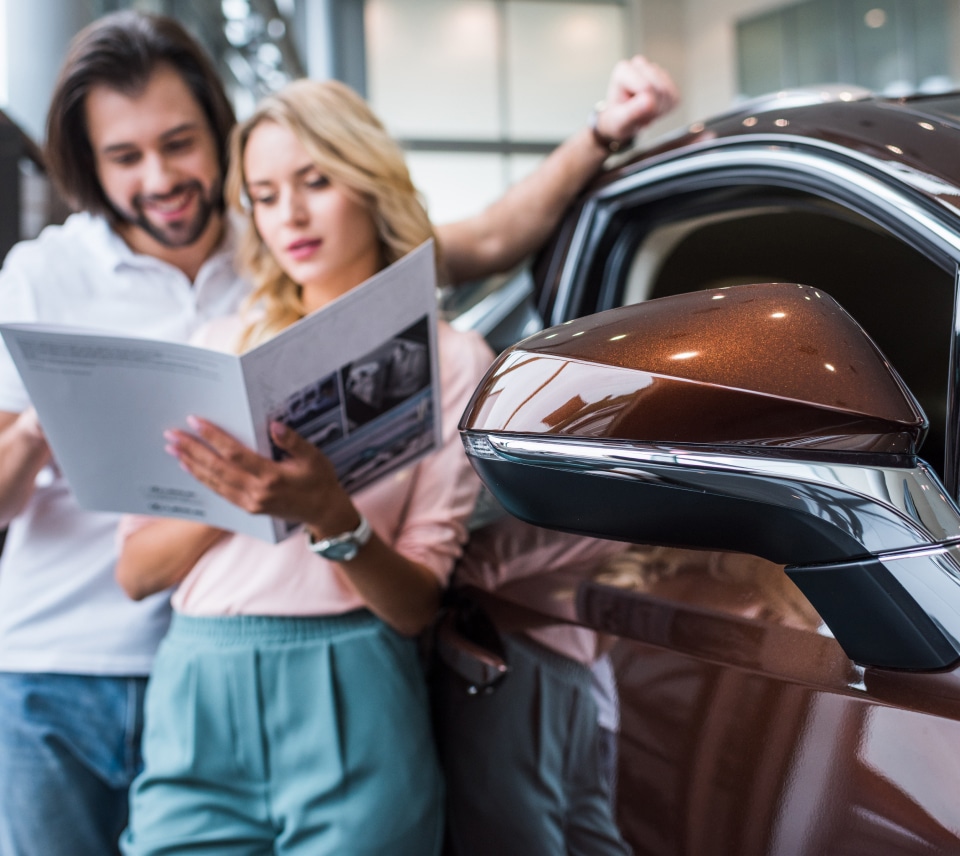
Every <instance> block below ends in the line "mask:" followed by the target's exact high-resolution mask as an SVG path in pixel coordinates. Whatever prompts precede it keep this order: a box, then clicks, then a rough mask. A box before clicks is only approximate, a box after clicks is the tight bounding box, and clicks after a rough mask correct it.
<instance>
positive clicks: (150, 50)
mask: <svg viewBox="0 0 960 856" xmlns="http://www.w3.org/2000/svg"><path fill="white" fill-rule="evenodd" d="M164 64H166V65H168V66H170V67H171V68H173V69H174V70H175V71H176V72H178V73H179V74H180V76H181V77H182V78H183V80H184V82H185V83H186V85H187V87H188V88H189V89H190V91H191V92H192V93H193V96H194V98H196V99H197V103H198V104H199V105H200V107H201V109H202V110H203V113H204V115H205V116H206V117H207V121H208V122H209V123H210V130H211V131H212V132H213V136H214V140H215V141H216V144H217V152H218V154H219V157H220V169H221V175H225V174H226V168H227V140H228V138H229V135H230V130H231V129H232V128H233V125H234V124H235V121H236V119H235V117H234V113H233V108H232V107H231V105H230V102H229V100H228V99H227V95H226V92H225V91H224V88H223V84H222V83H221V82H220V78H219V77H218V75H217V72H216V70H215V69H214V67H213V63H212V62H211V61H210V58H209V57H208V56H207V54H206V52H205V51H204V49H203V48H202V47H201V46H200V45H199V43H198V42H197V41H196V40H195V39H194V38H193V37H192V36H191V35H190V34H189V33H188V32H187V31H186V30H185V29H184V28H183V27H182V26H181V25H180V24H179V23H178V22H177V21H174V20H173V19H171V18H165V17H161V16H159V15H149V14H144V13H141V12H134V11H124V12H116V13H114V14H112V15H107V16H106V17H103V18H100V19H99V20H98V21H95V22H94V23H93V24H91V25H90V26H88V27H86V28H85V29H83V30H81V31H80V32H79V33H78V34H77V35H76V36H75V37H74V39H73V42H72V43H71V45H70V51H69V52H68V54H67V57H66V59H65V60H64V63H63V68H62V69H61V70H60V77H59V78H58V80H57V85H56V87H55V88H54V92H53V97H52V99H51V102H50V112H49V113H48V115H47V142H46V149H45V156H46V162H47V168H48V169H49V171H50V175H51V177H52V178H53V180H54V182H56V184H57V186H58V187H59V189H60V191H61V193H62V194H63V195H64V197H65V198H66V199H67V201H68V202H69V203H70V204H71V205H73V206H75V207H76V208H78V209H80V210H86V211H90V212H92V213H94V214H103V215H105V216H106V217H108V218H109V219H110V220H111V221H112V222H116V221H117V219H118V218H117V215H116V212H115V211H114V209H113V206H112V205H111V204H110V202H109V200H108V199H107V197H106V195H105V194H104V192H103V188H102V187H101V186H100V181H99V180H98V178H97V171H96V163H95V160H94V154H93V148H92V146H91V145H90V135H89V134H88V132H87V121H86V107H85V104H86V99H87V95H88V93H89V92H90V90H91V89H92V88H93V87H95V86H107V87H110V88H111V89H115V90H117V91H118V92H122V93H124V94H126V95H130V96H135V95H137V94H138V93H140V92H142V91H143V89H144V88H145V87H146V85H147V82H148V81H149V79H150V77H151V75H152V74H153V72H154V71H155V70H156V69H157V67H158V66H160V65H164Z"/></svg>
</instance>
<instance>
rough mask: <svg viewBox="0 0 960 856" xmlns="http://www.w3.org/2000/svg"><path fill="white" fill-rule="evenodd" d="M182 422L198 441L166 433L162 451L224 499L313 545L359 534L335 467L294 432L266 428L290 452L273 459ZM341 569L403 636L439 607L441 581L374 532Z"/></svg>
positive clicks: (213, 430) (197, 423) (208, 428)
mask: <svg viewBox="0 0 960 856" xmlns="http://www.w3.org/2000/svg"><path fill="white" fill-rule="evenodd" d="M187 422H188V424H189V425H190V427H191V428H192V429H193V430H194V431H195V432H196V434H197V436H196V437H194V436H192V435H190V434H188V433H187V432H185V431H168V432H167V433H166V434H165V436H166V439H167V451H168V452H169V453H170V454H172V455H175V456H176V458H177V459H178V460H179V461H180V464H181V466H183V468H184V469H185V470H187V472H189V473H191V474H192V475H193V476H194V477H195V478H197V479H198V480H199V481H201V482H203V484H205V485H206V486H207V487H209V488H210V489H211V490H214V491H216V492H217V493H219V494H220V496H222V497H223V498H224V499H227V500H229V501H230V502H232V503H234V504H235V505H238V506H240V508H242V509H244V510H245V511H249V512H250V513H251V514H270V515H272V516H274V517H282V518H283V519H285V520H292V521H296V522H298V523H304V524H305V525H306V529H307V532H308V533H309V534H310V535H311V536H312V537H313V538H314V539H315V540H319V539H321V538H330V537H334V536H336V535H340V534H341V533H343V532H349V531H351V530H353V529H356V527H357V524H358V522H359V519H360V515H359V513H358V512H357V510H356V509H355V508H354V506H353V502H352V501H351V499H350V495H349V494H348V493H347V492H346V491H345V490H344V489H343V487H342V486H341V485H340V482H339V481H338V480H337V475H336V473H335V472H334V469H333V464H331V463H330V460H329V458H327V457H326V456H325V455H323V454H322V453H321V452H320V451H318V450H317V449H316V448H315V447H314V446H313V444H312V443H310V442H309V441H307V440H304V439H303V437H301V436H300V435H299V434H297V433H296V432H295V431H292V430H291V429H289V428H287V427H286V426H284V425H281V424H280V423H279V422H274V423H272V424H271V426H270V435H271V436H272V437H273V441H274V442H275V443H276V444H277V446H279V447H280V448H281V449H283V450H284V451H285V452H287V453H288V455H289V457H288V458H286V459H285V460H283V461H273V460H271V459H269V458H265V457H263V456H262V455H258V454H257V453H256V452H254V451H252V450H251V449H248V448H247V447H246V446H244V445H243V444H242V443H238V442H237V441H236V440H235V439H234V438H233V437H231V436H230V435H229V434H227V433H226V432H225V431H223V430H221V429H220V428H218V427H217V426H216V425H213V424H212V423H210V422H207V421H206V420H204V419H197V418H194V417H190V418H189V419H188V420H187ZM340 567H341V568H342V569H343V571H344V573H346V574H347V576H348V577H349V578H350V581H351V582H352V583H353V585H354V587H355V588H356V590H357V592H358V594H359V595H360V597H362V598H363V600H364V602H365V603H366V604H367V606H368V607H369V608H370V609H371V610H372V611H373V612H374V613H375V614H376V615H378V616H380V618H382V619H383V620H384V621H386V622H387V623H388V624H389V625H391V626H392V627H393V628H394V629H395V630H397V631H399V632H400V633H404V634H407V635H411V636H412V635H415V634H417V633H419V632H420V631H421V630H423V628H424V627H425V626H426V625H427V624H428V623H429V622H430V620H431V619H432V618H433V616H434V615H435V614H436V611H437V608H438V607H439V605H440V583H439V582H438V580H437V578H436V577H435V576H434V575H433V574H432V573H431V572H430V570H429V569H427V568H426V567H424V566H423V565H421V564H419V563H417V562H412V561H411V560H410V559H407V558H406V557H405V556H402V555H401V554H400V553H398V552H397V551H396V550H394V549H393V548H392V547H391V546H389V545H388V544H386V543H385V542H384V541H382V540H381V539H380V538H379V537H378V535H377V534H376V533H374V534H373V536H372V537H371V538H370V540H369V541H368V542H367V544H366V545H365V546H364V547H363V548H362V549H361V550H360V552H359V553H358V554H357V556H356V558H354V559H352V560H350V561H349V562H341V563H340Z"/></svg>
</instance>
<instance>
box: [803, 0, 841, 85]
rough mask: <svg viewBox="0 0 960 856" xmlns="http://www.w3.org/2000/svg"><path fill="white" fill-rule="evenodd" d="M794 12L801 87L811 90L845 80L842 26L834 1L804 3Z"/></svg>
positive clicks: (819, 0)
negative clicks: (811, 88)
mask: <svg viewBox="0 0 960 856" xmlns="http://www.w3.org/2000/svg"><path fill="white" fill-rule="evenodd" d="M794 12H795V15H794V21H793V22H792V23H793V26H794V30H795V32H796V34H797V38H796V50H795V55H796V82H797V84H798V85H800V86H808V85H811V84H817V83H832V82H836V81H842V80H844V77H843V75H841V74H840V62H839V58H840V43H839V41H838V36H839V23H838V20H837V5H836V3H835V2H834V0H814V2H812V3H802V4H801V5H799V6H797V7H796V8H795V10H794Z"/></svg>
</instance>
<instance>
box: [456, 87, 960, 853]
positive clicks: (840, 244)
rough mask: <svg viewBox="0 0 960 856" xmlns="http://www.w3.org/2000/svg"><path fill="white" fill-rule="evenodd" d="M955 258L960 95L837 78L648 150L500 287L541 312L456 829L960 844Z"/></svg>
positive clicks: (499, 393)
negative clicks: (558, 712) (904, 93)
mask: <svg viewBox="0 0 960 856" xmlns="http://www.w3.org/2000/svg"><path fill="white" fill-rule="evenodd" d="M958 271H960V96H938V97H918V98H907V99H900V100H881V99H875V98H870V97H866V96H864V95H863V93H858V92H853V91H844V90H842V89H833V90H831V91H828V92H823V93H785V94H781V96H779V97H777V98H773V99H770V100H768V101H766V102H763V103H758V104H752V105H745V106H744V107H743V108H742V109H739V110H738V111H736V112H735V113H732V114H729V115H726V116H724V117H721V118H719V119H717V120H715V121H713V122H709V123H703V124H699V123H698V124H697V125H695V126H693V127H691V128H690V129H688V131H687V132H685V133H683V134H681V135H679V136H676V137H674V138H673V139H669V140H667V141H666V142H663V143H662V144H660V145H657V146H655V147H654V148H652V149H650V150H648V151H642V152H640V153H637V154H633V155H631V156H628V157H626V158H624V159H622V160H621V161H619V162H617V163H615V164H613V165H612V166H611V167H610V168H609V169H608V171H607V172H606V173H605V175H604V176H603V177H602V178H601V179H600V180H598V181H597V182H596V183H595V184H594V185H593V186H592V187H591V188H590V189H589V190H588V192H587V193H586V194H585V195H584V196H583V197H582V199H581V201H580V202H579V204H578V205H577V206H576V207H575V208H574V209H573V210H572V211H571V212H570V213H569V215H568V217H567V218H566V220H565V222H564V223H563V225H562V227H561V229H560V230H559V231H558V233H557V235H556V236H555V237H554V239H553V241H552V242H551V244H550V245H549V246H548V247H547V248H546V249H545V250H544V251H543V252H542V253H541V254H540V256H539V258H538V259H537V260H536V263H535V264H534V266H533V268H532V270H531V271H530V272H527V273H523V274H520V275H518V276H517V277H516V278H515V279H513V280H511V281H507V282H506V283H501V284H498V285H500V286H501V287H500V288H499V289H497V290H496V291H494V292H492V293H486V292H485V291H482V289H480V287H479V286H478V289H479V290H481V294H480V298H481V299H478V300H477V301H476V302H475V305H474V306H472V307H469V308H468V310H467V311H466V312H463V314H461V315H460V322H461V323H464V324H471V325H473V326H476V327H477V328H478V329H481V330H483V331H484V332H486V333H488V334H489V335H490V338H491V340H492V341H493V342H494V343H495V344H496V345H498V346H506V345H508V344H512V343H511V341H510V340H511V339H513V340H516V338H518V334H522V335H523V336H526V337H527V338H525V339H523V341H521V342H519V343H518V344H516V345H514V346H513V347H510V348H508V349H507V350H506V351H505V352H504V353H503V354H501V356H500V358H499V359H498V361H497V363H496V364H495V365H494V366H493V368H492V369H491V370H490V372H489V373H488V375H487V377H486V379H485V380H484V382H483V384H482V385H481V386H480V388H479V389H478V390H477V392H476V394H475V396H474V399H473V401H472V403H471V405H470V407H469V408H468V410H467V412H466V413H465V414H464V417H463V420H462V423H461V432H462V435H463V439H464V444H465V446H466V448H467V451H468V453H469V454H470V456H471V458H472V461H473V463H474V465H475V468H476V469H477V471H478V472H479V473H480V475H481V478H482V479H483V481H484V482H485V484H486V485H487V487H488V488H489V490H490V492H491V493H492V494H493V495H494V496H495V498H496V500H498V501H499V503H500V504H501V505H502V506H503V507H504V508H505V509H506V510H507V511H508V512H509V514H510V516H509V517H502V518H500V519H499V520H496V521H495V522H493V523H491V524H488V525H487V526H485V527H483V528H481V529H480V530H479V531H478V532H476V533H475V534H474V537H473V539H472V540H471V544H470V546H469V547H468V551H467V555H466V556H465V557H464V561H463V563H462V566H461V568H460V569H459V571H458V574H457V577H456V579H457V582H458V589H457V593H456V595H455V596H454V597H453V598H452V602H453V606H452V607H451V610H450V613H449V615H448V616H447V619H446V623H445V624H444V625H443V626H442V627H441V630H440V632H439V634H438V645H439V651H440V655H441V659H442V660H444V661H445V662H446V663H447V664H448V667H447V668H445V669H443V670H441V673H440V678H439V680H438V684H439V686H440V690H439V692H438V698H439V706H440V707H439V710H440V716H439V718H438V722H439V723H440V732H441V744H442V745H443V746H444V747H446V749H447V757H448V762H449V771H448V776H449V779H450V782H451V784H450V790H451V830H452V831H451V836H452V842H451V848H452V852H456V853H467V852H476V853H480V852H487V853H507V854H512V853H516V854H517V856H521V854H523V855H524V856H526V854H529V853H541V852H542V853H544V854H547V853H565V852H569V853H578V854H579V853H582V854H584V856H596V854H605V853H628V852H630V851H631V849H632V851H633V852H635V853H637V854H641V853H643V854H647V853H649V854H663V856H668V854H669V856H681V854H682V856H714V854H716V856H726V854H729V856H754V854H756V856H762V854H770V856H792V854H797V855H798V856H799V855H800V854H803V856H823V854H851V856H854V854H856V856H861V855H862V856H878V854H960V801H958V800H957V798H956V797H957V794H960V510H958V506H957V503H956V500H957V495H958V494H957V491H958V486H960V484H958V482H960V479H958V476H960V455H958V451H960V449H958V442H960V432H958V425H960V420H958V412H957V411H958V407H960V398H958V394H957V393H958V389H957V384H958V381H960V350H958V348H957V347H956V345H955V342H956V340H957V334H956V331H957V330H958V329H960V318H958V309H957V306H958V302H957V299H956V298H957V283H958ZM484 288H486V289H487V290H489V289H490V288H491V286H490V284H487V285H486V286H485V287H484ZM597 313H599V314H597ZM542 328H546V329H542ZM511 330H512V331H513V332H512V333H511V332H510V331H511ZM537 330H540V332H535V331H537ZM531 333H533V335H530V334H531ZM521 521H522V522H521ZM555 530H558V531H555ZM564 663H568V664H569V665H570V668H569V669H568V671H567V672H563V664H564ZM551 670H552V671H551ZM548 673H549V674H550V675H552V676H553V677H552V678H550V677H548ZM561 673H562V674H564V675H567V676H568V677H569V680H568V681H567V683H566V684H563V680H566V678H563V679H561V678H560V677H558V676H560V675H561ZM551 681H554V683H551ZM511 682H514V683H513V684H511ZM561 684H563V686H560V685H561ZM588 685H589V689H590V692H589V693H588V694H587V695H584V693H585V692H586V690H585V688H587V687H588ZM558 687H560V688H559V689H558ZM548 690H549V693H548ZM550 693H552V694H550ZM511 694H512V695H511ZM501 695H502V698H503V700H502V701H497V697H498V696H501ZM536 705H539V708H537V710H538V711H539V712H537V713H535V714H534V713H531V711H533V710H534V707H536ZM557 705H559V706H560V707H561V708H562V709H563V711H564V715H566V716H567V717H568V718H567V719H566V720H564V721H565V722H566V723H567V724H566V725H563V724H562V723H560V724H558V723H556V722H553V719H556V717H555V716H554V712H555V711H554V707H555V706H557ZM611 712H612V717H611V716H610V715H609V714H610V713H611ZM591 713H592V714H593V715H594V716H595V717H596V720H595V721H594V722H593V726H594V732H595V733H594V734H592V735H591V734H589V733H588V732H589V731H590V723H589V722H588V720H589V716H590V714H591ZM605 713H606V714H607V715H606V716H605ZM454 717H456V718H457V719H456V721H457V722H459V723H461V724H454V725H451V724H450V723H451V721H454ZM577 717H579V719H578V718H577ZM584 717H585V718H584ZM584 723H587V724H584ZM564 729H567V730H566V737H564ZM585 735H586V736H585ZM465 740H466V741H467V743H470V742H472V743H474V744H475V745H473V746H471V747H470V751H467V752H466V753H465V757H464V758H461V752H460V747H461V746H462V745H463V741H465ZM565 740H566V741H567V745H566V746H565V747H564V748H561V749H559V750H558V751H557V752H556V753H554V755H551V754H550V752H552V751H553V750H552V749H550V747H551V746H552V745H553V744H554V743H556V742H560V743H563V742H564V741H565ZM531 747H535V749H532V748H531ZM544 747H546V748H544ZM454 750H456V751H454ZM548 750H549V751H548ZM534 756H536V758H539V759H540V763H541V766H539V767H538V766H536V765H534V767H531V766H530V758H531V757H534ZM550 758H554V761H553V762H551V761H550ZM544 759H547V760H544ZM563 759H566V760H563ZM514 762H516V763H514ZM605 762H606V763H610V762H612V763H614V765H615V766H614V767H613V769H612V770H611V769H610V768H609V767H608V768H607V769H606V771H605V770H604V763H605ZM551 764H552V766H551ZM588 768H589V769H590V775H589V776H587V777H586V779H584V777H583V776H582V775H581V773H583V771H584V770H587V769H588ZM594 768H596V769H599V771H600V772H599V773H598V774H597V775H596V776H594V775H593V769H594ZM471 776H472V779H471ZM587 780H589V781H587ZM543 782H546V784H547V786H548V790H550V792H551V794H552V796H551V797H549V798H547V797H538V798H537V799H533V798H531V799H529V800H528V799H527V796H526V793H527V792H528V791H530V790H537V789H538V788H539V786H540V784H542V783H543ZM584 782H586V784H584ZM598 783H599V784H598ZM598 787H599V791H598V792H600V793H602V794H605V795H606V796H607V797H608V798H609V799H610V801H611V803H610V805H611V807H610V813H609V818H607V819H603V818H600V817H599V814H602V808H598V806H599V805H600V804H599V803H598V802H597V800H596V799H594V798H593V797H595V796H596V794H594V793H593V791H596V790H597V788H598ZM591 789H593V790H591ZM588 791H590V794H588V793H587V792H588ZM585 794H586V795H587V796H588V797H590V798H589V799H587V798H586V797H585V796H584V795H585ZM591 794H592V796H591ZM581 799H583V801H582V802H578V800H581ZM549 812H554V813H555V815H554V817H553V819H552V821H550V822H547V821H545V820H544V814H545V813H549ZM598 812H599V814H598ZM498 818H499V820H498ZM598 818H599V819H598ZM584 819H585V820H584ZM581 821H583V823H581ZM608 821H609V823H608ZM526 823H529V824H530V828H531V829H533V830H534V832H532V833H529V834H527V833H525V832H524V824H526ZM557 830H559V833H558V834H557V837H556V838H554V839H551V841H550V842H549V843H548V842H547V839H548V838H549V836H551V835H553V834H554V833H555V832H556V831H557ZM524 835H527V838H526V839H525V838H524ZM591 836H595V837H594V838H591ZM472 841H481V842H482V843H481V844H479V845H474V844H472V843H470V842H472ZM511 841H516V842H518V843H516V844H511V843H510V842H511Z"/></svg>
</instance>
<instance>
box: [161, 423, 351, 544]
mask: <svg viewBox="0 0 960 856" xmlns="http://www.w3.org/2000/svg"><path fill="white" fill-rule="evenodd" d="M187 422H188V424H189V425H190V427H191V428H192V429H193V430H194V431H195V432H196V436H193V435H191V434H189V433H187V432H185V431H178V430H171V431H167V432H165V433H164V437H165V439H166V441H167V447H166V448H167V452H168V453H170V454H171V455H174V456H175V457H176V458H177V460H178V461H179V462H180V465H181V466H182V467H183V468H184V469H185V470H186V471H187V472H189V473H190V474H191V475H192V476H194V478H196V479H197V480H198V481H200V482H202V483H203V484H205V485H206V486H207V487H209V488H210V489H211V490H213V491H215V492H216V493H218V494H220V496H222V497H223V498H224V499H226V500H228V501H229V502H232V503H233V504H234V505H237V506H239V507H240V508H242V509H243V510H244V511H247V512H249V513H250V514H269V515H270V516H272V517H280V518H282V519H284V520H289V521H292V522H294V523H305V524H307V525H308V526H309V527H310V529H311V531H314V532H315V533H316V535H317V537H328V536H333V535H338V534H340V533H341V532H344V531H347V530H349V529H352V528H353V527H354V526H356V525H357V514H356V511H355V510H354V508H353V503H352V502H351V500H350V496H349V494H347V492H346V491H345V490H344V489H343V488H342V487H341V485H340V482H339V481H338V480H337V475H336V472H335V471H334V469H333V464H332V463H331V462H330V459H329V458H327V457H326V455H324V454H323V453H322V452H320V451H319V450H318V449H317V448H316V447H315V446H314V445H313V444H312V443H310V442H309V441H308V440H305V439H304V438H303V437H301V436H300V435H299V434H297V432H296V431H293V430H291V429H290V428H288V427H287V426H286V425H283V424H282V423H280V422H272V423H271V425H270V435H271V437H272V439H273V441H274V443H275V444H276V445H277V446H278V447H279V448H281V449H283V451H285V452H286V453H287V454H288V457H287V458H286V459H284V460H282V461H274V460H272V459H270V458H265V457H264V456H263V455H259V454H257V453H256V452H254V451H253V450H252V449H249V448H247V447H246V446H244V445H243V444H242V443H240V442H238V441H237V440H236V439H234V438H233V437H231V436H230V435H229V434H228V433H227V432H226V431H223V430H222V429H221V428H218V427H217V426H216V425H214V424H213V423H211V422H208V421H207V420H205V419H199V418H197V417H193V416H191V417H189V418H188V420H187Z"/></svg>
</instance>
